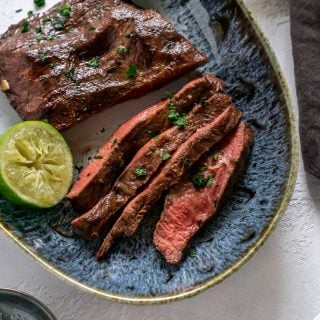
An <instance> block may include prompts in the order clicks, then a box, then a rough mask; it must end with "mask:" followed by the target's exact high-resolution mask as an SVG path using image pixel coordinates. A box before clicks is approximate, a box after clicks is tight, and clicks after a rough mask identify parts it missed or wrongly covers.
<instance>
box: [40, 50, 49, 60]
mask: <svg viewBox="0 0 320 320" xmlns="http://www.w3.org/2000/svg"><path fill="white" fill-rule="evenodd" d="M39 59H40V61H41V62H46V59H47V57H46V53H45V51H43V50H42V51H40V53H39Z"/></svg>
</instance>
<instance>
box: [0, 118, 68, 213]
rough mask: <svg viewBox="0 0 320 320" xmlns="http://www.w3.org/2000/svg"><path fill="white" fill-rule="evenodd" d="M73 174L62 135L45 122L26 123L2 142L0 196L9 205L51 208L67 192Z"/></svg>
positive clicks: (2, 137) (16, 126)
mask: <svg viewBox="0 0 320 320" xmlns="http://www.w3.org/2000/svg"><path fill="white" fill-rule="evenodd" d="M72 174H73V160H72V154H71V152H70V149H69V147H68V145H67V143H66V142H65V140H64V138H63V137H62V135H61V134H60V133H59V132H58V131H57V130H56V129H54V128H53V127H52V126H51V125H49V124H47V123H45V122H42V121H25V122H21V123H19V124H17V125H14V126H13V127H11V128H10V129H9V130H8V131H6V132H5V133H4V134H3V135H2V136H1V138H0V192H1V193H2V194H3V195H4V196H5V197H6V198H7V199H9V200H10V201H12V202H14V203H17V204H20V205H23V206H32V207H38V208H49V207H52V206H54V205H56V204H57V203H58V202H60V201H61V200H62V199H63V197H64V196H65V195H66V193H67V192H68V190H69V188H70V185H71V181H72Z"/></svg>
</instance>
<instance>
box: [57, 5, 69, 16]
mask: <svg viewBox="0 0 320 320" xmlns="http://www.w3.org/2000/svg"><path fill="white" fill-rule="evenodd" d="M59 13H60V14H61V15H62V16H63V17H66V18H69V17H70V14H71V5H70V4H69V3H66V4H64V5H63V6H62V7H61V8H60V9H59Z"/></svg>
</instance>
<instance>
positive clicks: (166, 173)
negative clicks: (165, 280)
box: [97, 106, 241, 259]
mask: <svg viewBox="0 0 320 320" xmlns="http://www.w3.org/2000/svg"><path fill="white" fill-rule="evenodd" d="M240 118H241V113H240V111H238V110H237V109H236V108H234V107H233V106H229V107H228V108H227V109H225V110H224V112H222V113H221V114H220V115H219V116H218V117H217V118H216V119H215V120H214V121H211V122H210V123H209V124H207V125H205V126H203V127H201V128H199V129H198V130H197V131H196V132H195V133H194V134H193V135H192V136H191V137H190V138H189V139H188V140H186V141H185V142H184V143H183V144H181V146H180V147H179V149H178V150H177V151H176V152H175V153H174V155H173V156H172V157H171V159H170V160H169V161H168V162H167V163H166V164H165V165H164V167H163V168H162V170H161V171H160V172H159V173H158V174H157V175H156V176H155V177H154V178H153V179H152V180H151V182H150V183H149V184H148V185H147V186H146V188H145V189H144V190H143V191H142V192H141V193H140V194H138V195H137V196H136V197H135V198H134V199H133V200H131V201H130V202H129V204H128V205H127V206H126V207H125V209H124V210H123V212H122V214H121V215H120V217H119V219H118V220H117V221H116V223H115V225H114V226H113V227H112V229H111V231H110V232H109V233H108V235H107V237H106V238H105V240H104V241H103V243H102V245H101V247H100V249H99V252H98V253H97V258H98V259H101V258H103V257H104V255H105V254H106V252H107V251H108V249H109V248H110V246H111V245H112V243H113V240H114V238H118V237H122V236H131V235H133V234H134V233H135V231H136V230H137V228H138V226H139V225H140V223H141V221H142V219H143V217H144V216H145V215H146V214H147V212H148V211H149V209H150V208H151V206H152V205H153V204H154V203H155V202H156V201H157V200H158V199H159V198H160V197H161V196H162V195H163V193H164V192H165V191H166V190H167V189H168V188H170V187H171V186H172V185H174V184H176V183H178V182H179V181H180V179H181V178H182V176H183V175H184V174H185V173H186V171H187V167H188V166H187V165H186V164H190V165H192V164H193V163H194V162H196V161H197V160H198V159H199V158H200V157H201V155H202V154H203V153H205V152H206V151H208V149H209V148H210V147H212V146H213V145H214V144H215V143H217V142H218V141H220V140H221V139H222V138H223V136H225V135H226V134H227V133H229V132H230V131H231V130H232V129H233V128H234V127H235V126H236V125H237V123H238V122H239V120H240Z"/></svg>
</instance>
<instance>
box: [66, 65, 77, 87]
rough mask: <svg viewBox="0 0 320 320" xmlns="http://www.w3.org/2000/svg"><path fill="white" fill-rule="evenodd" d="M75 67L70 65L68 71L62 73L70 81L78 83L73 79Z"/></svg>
mask: <svg viewBox="0 0 320 320" xmlns="http://www.w3.org/2000/svg"><path fill="white" fill-rule="evenodd" d="M75 71H76V68H75V67H72V68H71V69H70V70H69V71H66V72H65V73H64V76H65V77H66V78H67V79H68V80H69V81H71V82H73V83H75V84H78V81H77V80H76V79H75V77H74V74H75Z"/></svg>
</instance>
